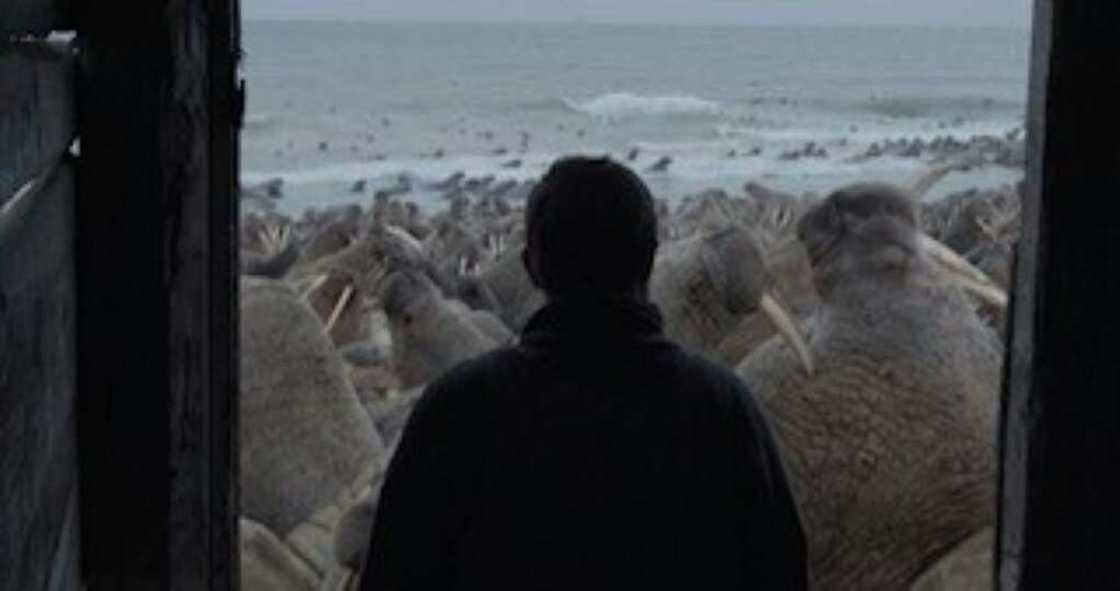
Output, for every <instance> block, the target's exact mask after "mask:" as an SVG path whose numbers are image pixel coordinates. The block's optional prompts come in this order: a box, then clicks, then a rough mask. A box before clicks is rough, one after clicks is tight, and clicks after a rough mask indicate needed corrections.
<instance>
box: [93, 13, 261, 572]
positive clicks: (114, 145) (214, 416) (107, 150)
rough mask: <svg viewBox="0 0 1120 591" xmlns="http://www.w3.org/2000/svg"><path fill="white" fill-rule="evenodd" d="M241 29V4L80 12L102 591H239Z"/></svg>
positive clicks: (96, 541) (96, 552) (97, 562)
mask: <svg viewBox="0 0 1120 591" xmlns="http://www.w3.org/2000/svg"><path fill="white" fill-rule="evenodd" d="M238 19H239V12H238V4H237V0H124V1H118V2H116V3H104V2H96V3H95V2H88V3H86V4H84V5H83V6H81V7H80V8H79V10H78V11H77V29H78V37H77V40H78V46H79V51H80V54H79V55H80V57H79V66H78V73H79V93H80V99H79V103H80V107H79V133H80V136H81V152H82V155H81V160H80V169H79V198H78V214H77V233H78V264H79V270H78V286H79V287H78V290H79V325H78V334H79V336H78V339H79V344H80V354H79V363H78V365H79V380H80V381H79V383H80V399H81V402H80V409H79V437H80V441H81V478H82V489H81V497H82V540H83V544H82V553H83V573H82V574H83V579H84V581H85V582H86V584H87V585H88V588H89V589H90V590H100V589H105V590H110V589H172V590H180V589H181V590H188V589H190V590H197V589H208V590H214V591H219V590H221V591H224V590H229V589H236V588H238V572H239V568H238V543H237V540H238V533H237V514H238V444H237V432H238V431H237V424H238V423H237V410H238V391H239V388H238V367H239V364H238V356H237V335H238V312H237V268H238V265H237V248H236V245H237V243H238V240H237V227H238V215H237V211H238V209H237V208H238V203H237V195H238V185H237V167H238V136H237V133H238V129H237V128H238V127H239V126H240V117H241V115H240V114H241V112H242V110H243V109H242V107H241V105H242V101H241V93H239V92H238V89H239V87H238V84H237V82H238V81H237V79H236V76H237V74H236V72H237V61H238V58H239V55H240V51H239V35H238V32H239V21H238Z"/></svg>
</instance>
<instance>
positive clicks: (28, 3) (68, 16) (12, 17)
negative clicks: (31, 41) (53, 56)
mask: <svg viewBox="0 0 1120 591" xmlns="http://www.w3.org/2000/svg"><path fill="white" fill-rule="evenodd" d="M72 16H73V10H72V8H71V2H70V0H4V2H2V3H0V36H6V35H8V34H12V33H38V34H41V33H48V32H50V31H62V30H67V29H72V28H73V18H72Z"/></svg>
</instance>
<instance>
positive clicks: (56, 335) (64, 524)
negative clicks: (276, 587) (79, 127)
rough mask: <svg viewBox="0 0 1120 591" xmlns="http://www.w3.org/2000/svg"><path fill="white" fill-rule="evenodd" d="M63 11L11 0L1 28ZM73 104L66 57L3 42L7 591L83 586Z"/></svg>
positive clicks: (0, 152) (1, 401)
mask: <svg viewBox="0 0 1120 591" xmlns="http://www.w3.org/2000/svg"><path fill="white" fill-rule="evenodd" d="M58 4H59V3H31V2H5V3H4V4H3V5H2V6H0V23H3V25H2V26H0V29H3V30H6V31H13V30H16V31H21V32H23V33H27V32H30V31H35V30H39V29H40V27H43V26H46V27H48V28H49V27H50V26H52V25H55V24H58V23H59V22H62V21H60V20H56V19H54V18H53V17H54V16H57V15H55V14H54V13H52V8H55V7H57V6H58ZM21 25H26V27H25V28H22V29H21V28H19V27H20V26H21ZM74 96H75V95H74V64H73V60H72V59H71V57H70V53H69V52H68V51H66V50H65V49H64V48H59V47H53V48H52V47H49V46H44V45H42V44H39V43H35V42H30V41H29V42H27V43H19V44H13V43H10V42H8V43H3V44H0V590H3V591H8V590H11V591H16V590H19V591H25V590H26V591H39V590H51V591H63V590H71V589H78V588H79V583H78V575H79V572H78V564H79V537H80V532H79V522H80V519H79V510H78V508H79V478H78V443H77V413H76V401H77V341H76V313H77V311H76V308H77V303H76V301H77V298H76V295H75V290H76V288H75V283H76V271H75V252H74V223H75V222H74V209H75V184H74V165H73V163H72V162H71V161H70V158H69V157H68V156H67V155H66V151H67V148H68V146H69V145H70V142H71V140H72V139H73V137H74V133H75V117H74V110H75V102H74V100H75V99H74Z"/></svg>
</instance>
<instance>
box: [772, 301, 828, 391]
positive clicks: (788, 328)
mask: <svg viewBox="0 0 1120 591" xmlns="http://www.w3.org/2000/svg"><path fill="white" fill-rule="evenodd" d="M759 307H760V308H762V311H763V313H765V314H766V317H767V318H769V319H770V322H771V323H773V324H774V328H776V329H778V333H779V334H781V335H782V338H783V339H785V341H786V343H788V344H789V346H790V347H791V348H793V350H794V351H795V352H796V353H797V357H798V358H799V359H800V360H801V365H802V366H804V367H805V372H806V373H808V374H809V375H810V376H812V375H813V374H814V373H815V371H816V370H815V369H814V368H813V356H812V355H811V354H810V353H809V345H808V344H807V343H806V342H805V338H804V337H802V336H801V332H800V331H798V330H797V325H796V324H795V323H794V322H793V317H792V316H790V313H789V312H787V311H786V309H785V307H784V306H782V305H781V304H780V303H778V300H777V299H775V298H774V296H772V295H770V294H769V293H764V294H762V299H761V300H760V302H759Z"/></svg>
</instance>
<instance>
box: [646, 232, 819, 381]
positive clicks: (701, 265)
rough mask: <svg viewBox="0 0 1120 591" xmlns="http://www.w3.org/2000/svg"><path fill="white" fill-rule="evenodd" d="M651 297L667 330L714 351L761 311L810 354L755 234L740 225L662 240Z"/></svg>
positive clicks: (687, 343)
mask: <svg viewBox="0 0 1120 591" xmlns="http://www.w3.org/2000/svg"><path fill="white" fill-rule="evenodd" d="M650 299H651V300H652V301H653V302H654V303H655V304H657V306H658V308H659V309H660V310H661V314H662V316H663V318H664V322H665V334H666V335H667V336H668V337H669V338H671V339H673V340H675V341H677V342H679V343H681V344H683V345H685V346H686V347H690V348H692V349H695V350H697V351H700V352H703V353H707V354H711V353H712V352H713V351H714V350H715V349H716V348H717V347H718V346H719V344H720V343H721V342H722V341H723V339H724V338H725V337H726V336H727V335H728V334H729V333H731V332H732V331H733V330H734V329H735V328H736V326H737V325H738V324H739V322H740V321H741V320H742V319H743V318H744V317H745V316H746V315H748V314H752V313H754V312H761V314H762V315H763V317H765V318H767V319H768V320H769V321H770V322H772V323H773V325H774V326H775V327H776V328H777V330H778V332H779V333H780V334H781V335H783V336H784V337H785V338H786V339H787V340H788V341H789V342H790V343H791V345H792V346H793V347H794V348H795V349H796V350H798V351H802V353H803V354H802V355H801V358H802V362H803V364H804V366H805V369H806V370H807V371H812V363H811V361H810V359H809V358H808V355H806V354H804V346H803V345H802V343H803V341H804V339H803V337H802V336H801V335H800V334H799V332H798V329H797V325H796V322H795V320H794V319H793V317H792V315H791V314H790V313H789V312H788V307H787V306H786V305H784V304H783V303H782V302H781V297H780V296H778V295H777V294H776V292H775V291H774V289H773V281H772V279H771V277H770V274H769V272H768V271H767V269H766V265H765V264H764V262H763V259H762V253H761V250H760V247H759V245H758V243H757V241H756V240H755V239H754V237H753V236H752V234H751V232H750V231H749V230H747V229H746V228H745V227H742V226H739V225H731V226H727V227H726V228H724V229H723V230H720V231H717V232H711V233H707V234H702V235H699V236H695V237H693V238H689V239H686V240H677V241H672V242H669V243H667V244H662V245H661V246H660V247H659V249H658V253H657V257H656V258H655V260H654V266H653V274H652V276H651V277H650Z"/></svg>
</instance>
